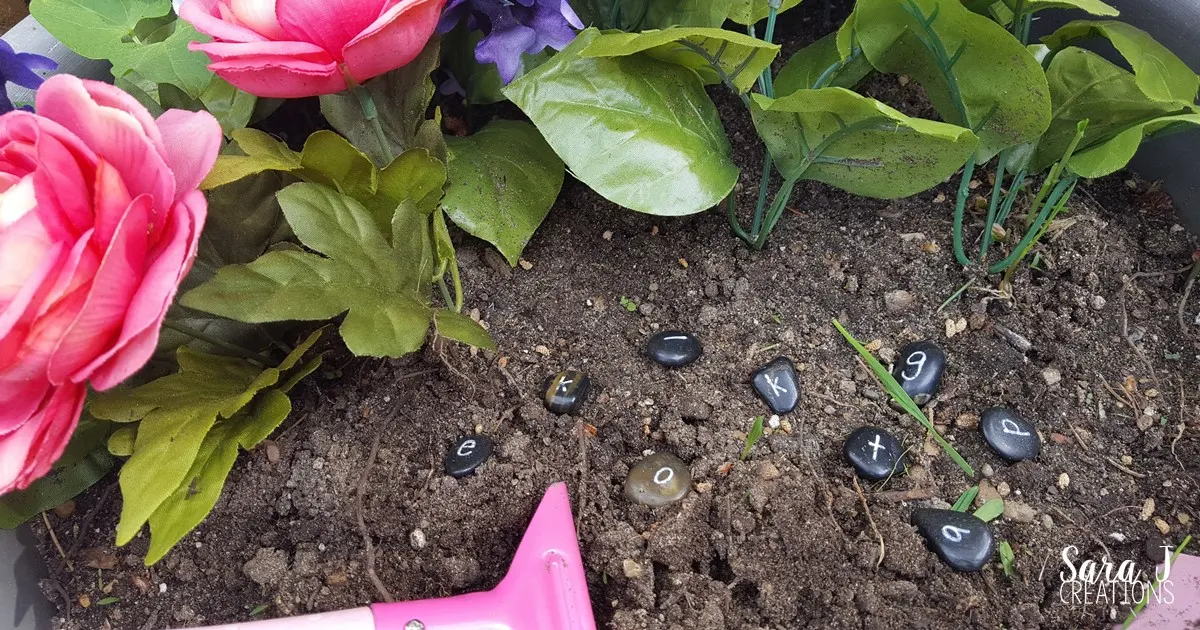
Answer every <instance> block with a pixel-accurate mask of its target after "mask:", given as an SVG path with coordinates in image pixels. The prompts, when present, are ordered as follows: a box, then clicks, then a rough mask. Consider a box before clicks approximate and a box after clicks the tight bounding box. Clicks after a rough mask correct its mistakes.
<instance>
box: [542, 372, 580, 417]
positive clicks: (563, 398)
mask: <svg viewBox="0 0 1200 630" xmlns="http://www.w3.org/2000/svg"><path fill="white" fill-rule="evenodd" d="M591 388H592V379H590V378H588V376H587V374H584V373H583V372H577V371H575V370H566V371H563V372H559V373H558V374H555V375H554V376H551V377H550V378H548V379H546V384H545V386H544V387H543V388H542V399H543V401H544V402H545V403H546V409H549V410H550V411H551V412H552V413H557V414H570V413H575V412H576V411H579V408H580V407H581V406H583V401H584V400H586V399H587V395H588V390H590V389H591Z"/></svg>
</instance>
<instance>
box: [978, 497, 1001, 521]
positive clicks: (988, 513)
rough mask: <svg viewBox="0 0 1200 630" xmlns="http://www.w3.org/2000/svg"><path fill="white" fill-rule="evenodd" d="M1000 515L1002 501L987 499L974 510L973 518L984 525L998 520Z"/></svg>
mask: <svg viewBox="0 0 1200 630" xmlns="http://www.w3.org/2000/svg"><path fill="white" fill-rule="evenodd" d="M973 500H974V499H972V501H973ZM1001 514H1004V499H988V500H987V501H986V502H984V504H983V505H981V506H979V509H977V510H975V516H976V517H978V518H979V520H981V521H983V522H985V523H987V522H991V521H994V520H996V519H998V518H1000V515H1001Z"/></svg>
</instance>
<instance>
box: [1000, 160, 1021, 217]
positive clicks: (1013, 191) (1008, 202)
mask: <svg viewBox="0 0 1200 630" xmlns="http://www.w3.org/2000/svg"><path fill="white" fill-rule="evenodd" d="M1027 177H1029V170H1028V169H1025V168H1023V169H1021V170H1020V171H1019V172H1018V173H1017V176H1016V177H1015V178H1013V183H1012V185H1011V186H1009V188H1008V194H1007V195H1005V196H1004V203H1002V204H1000V211H999V212H997V213H996V223H998V224H1000V225H1004V222H1005V221H1007V220H1008V215H1009V214H1011V213H1012V209H1013V204H1015V203H1016V201H1017V194H1018V193H1019V192H1020V191H1021V187H1022V186H1024V185H1025V179H1026V178H1027Z"/></svg>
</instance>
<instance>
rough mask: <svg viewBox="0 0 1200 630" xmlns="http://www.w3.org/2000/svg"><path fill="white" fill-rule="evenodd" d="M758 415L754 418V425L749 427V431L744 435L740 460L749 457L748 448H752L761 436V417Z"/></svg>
mask: <svg viewBox="0 0 1200 630" xmlns="http://www.w3.org/2000/svg"><path fill="white" fill-rule="evenodd" d="M765 417H766V416H759V417H757V418H755V419H754V426H752V427H750V433H749V434H748V435H747V436H746V448H743V449H742V461H746V458H747V457H750V449H752V448H754V443H755V442H757V441H758V439H759V438H761V437H762V436H763V418H765Z"/></svg>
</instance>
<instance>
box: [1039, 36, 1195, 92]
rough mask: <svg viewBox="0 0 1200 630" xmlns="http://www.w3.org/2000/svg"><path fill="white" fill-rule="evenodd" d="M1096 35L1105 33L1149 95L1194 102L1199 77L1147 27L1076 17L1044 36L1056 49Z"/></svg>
mask: <svg viewBox="0 0 1200 630" xmlns="http://www.w3.org/2000/svg"><path fill="white" fill-rule="evenodd" d="M1095 37H1105V38H1107V39H1108V40H1109V41H1110V42H1112V44H1113V46H1114V47H1115V48H1116V49H1117V52H1119V53H1121V56H1122V57H1124V58H1125V60H1126V61H1128V62H1129V65H1130V67H1131V68H1133V74H1134V77H1135V78H1136V81H1137V86H1138V87H1139V88H1141V90H1142V92H1143V93H1144V94H1145V95H1146V96H1147V97H1148V98H1150V99H1152V100H1155V101H1165V102H1183V103H1189V104H1190V103H1192V102H1194V101H1195V100H1196V92H1197V89H1200V77H1197V76H1196V73H1194V72H1192V70H1191V69H1190V68H1188V66H1187V64H1185V63H1184V62H1183V61H1182V60H1181V59H1179V57H1176V56H1175V55H1174V53H1172V52H1171V51H1170V50H1167V48H1166V46H1163V45H1162V44H1160V43H1158V42H1157V41H1155V40H1154V38H1153V37H1151V36H1150V35H1149V34H1148V33H1146V32H1145V31H1142V30H1139V29H1137V28H1134V27H1132V26H1130V25H1128V24H1124V23H1122V22H1115V21H1111V20H1104V21H1091V20H1076V21H1074V22H1071V23H1069V24H1067V25H1065V26H1063V27H1062V28H1060V29H1058V30H1057V31H1055V32H1054V33H1052V34H1050V35H1049V36H1047V37H1045V38H1043V39H1042V42H1043V43H1044V44H1046V46H1048V47H1049V48H1050V50H1051V51H1052V52H1053V51H1059V50H1062V49H1063V48H1066V47H1067V46H1070V45H1072V44H1075V43H1077V42H1080V41H1084V40H1087V39H1092V38H1095Z"/></svg>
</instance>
